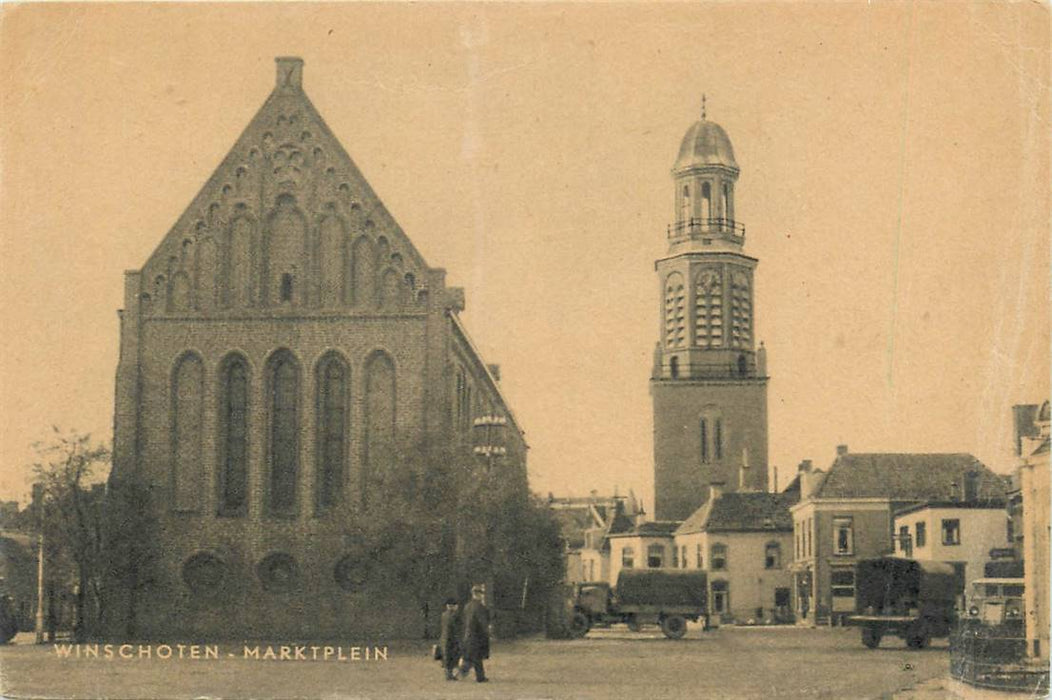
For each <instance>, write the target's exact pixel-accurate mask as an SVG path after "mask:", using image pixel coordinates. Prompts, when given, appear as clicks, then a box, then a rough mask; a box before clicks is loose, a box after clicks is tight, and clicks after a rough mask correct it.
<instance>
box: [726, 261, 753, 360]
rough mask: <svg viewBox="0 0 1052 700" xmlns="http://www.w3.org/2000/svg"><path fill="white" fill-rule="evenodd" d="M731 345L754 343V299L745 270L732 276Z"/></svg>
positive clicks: (742, 345)
mask: <svg viewBox="0 0 1052 700" xmlns="http://www.w3.org/2000/svg"><path fill="white" fill-rule="evenodd" d="M731 345H733V346H734V347H750V346H751V345H752V299H751V295H750V292H749V277H748V275H746V274H745V273H744V272H735V273H734V275H733V276H732V277H731Z"/></svg>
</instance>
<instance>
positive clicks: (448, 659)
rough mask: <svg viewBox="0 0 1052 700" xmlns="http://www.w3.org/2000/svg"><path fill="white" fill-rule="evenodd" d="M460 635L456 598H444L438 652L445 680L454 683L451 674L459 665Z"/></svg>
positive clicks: (454, 677)
mask: <svg viewBox="0 0 1052 700" xmlns="http://www.w3.org/2000/svg"><path fill="white" fill-rule="evenodd" d="M461 634H462V629H461V619H460V611H459V610H458V609H457V600H456V598H446V609H445V610H444V611H443V612H442V627H441V634H440V635H439V637H438V651H439V654H441V658H442V667H443V668H444V669H446V680H447V681H455V680H456V679H457V677H456V676H455V675H454V674H453V672H454V671H455V670H456V669H457V664H459V663H460V636H461Z"/></svg>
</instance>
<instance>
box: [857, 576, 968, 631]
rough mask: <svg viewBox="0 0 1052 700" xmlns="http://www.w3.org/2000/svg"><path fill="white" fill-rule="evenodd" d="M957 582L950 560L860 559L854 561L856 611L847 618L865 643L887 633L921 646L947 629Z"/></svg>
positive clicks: (953, 616) (953, 610)
mask: <svg viewBox="0 0 1052 700" xmlns="http://www.w3.org/2000/svg"><path fill="white" fill-rule="evenodd" d="M957 586H958V584H957V577H956V576H955V574H954V570H953V567H952V566H950V565H949V564H944V563H942V562H930V561H914V560H912V559H901V558H897V557H880V558H879V559H863V560H862V561H860V562H858V563H857V564H856V566H855V614H854V615H852V616H850V617H848V618H847V624H849V625H856V626H858V627H861V628H862V643H863V644H864V645H865V646H866V647H868V648H870V649H875V648H877V647H878V646H879V645H880V640H881V639H882V638H883V637H884V636H885V635H889V634H894V635H897V636H899V637H901V638H902V639H904V640H905V641H906V646H908V647H909V648H910V649H923V648H924V647H926V646H927V645H928V642H929V641H930V640H931V638H932V637H948V636H949V635H950V629H951V627H952V626H953V624H954V622H955V620H956V618H957V609H956V601H957Z"/></svg>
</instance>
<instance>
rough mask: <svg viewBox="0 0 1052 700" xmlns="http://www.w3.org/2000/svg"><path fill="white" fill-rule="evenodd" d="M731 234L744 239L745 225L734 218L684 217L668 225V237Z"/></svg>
mask: <svg viewBox="0 0 1052 700" xmlns="http://www.w3.org/2000/svg"><path fill="white" fill-rule="evenodd" d="M714 234H715V235H723V236H733V237H734V238H737V239H742V240H744V239H745V225H744V224H742V223H739V222H737V221H735V220H734V219H724V218H722V217H721V218H716V219H695V218H691V219H686V220H684V221H677V222H675V223H672V224H669V225H668V237H669V238H694V237H697V236H703V235H714Z"/></svg>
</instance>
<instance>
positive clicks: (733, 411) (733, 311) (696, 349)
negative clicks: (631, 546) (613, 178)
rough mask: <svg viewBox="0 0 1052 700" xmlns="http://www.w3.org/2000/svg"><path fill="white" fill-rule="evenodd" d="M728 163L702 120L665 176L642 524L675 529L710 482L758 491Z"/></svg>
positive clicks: (750, 266)
mask: <svg viewBox="0 0 1052 700" xmlns="http://www.w3.org/2000/svg"><path fill="white" fill-rule="evenodd" d="M739 172H740V171H739V169H738V163H737V161H736V160H735V158H734V149H733V147H732V146H731V141H730V138H728V136H727V132H726V131H724V130H723V128H722V127H721V126H720V125H719V124H716V123H715V122H712V121H709V120H708V119H707V118H706V115H705V107H704V97H703V98H702V112H701V119H700V120H699V121H697V122H695V123H694V124H692V125H691V127H690V128H689V129H688V130H687V133H686V135H685V136H684V137H683V141H682V143H681V144H680V148H679V154H678V155H677V157H676V161H675V164H674V165H673V167H672V181H673V187H674V194H675V214H674V219H673V223H672V224H670V225H669V227H668V252H667V254H666V255H665V256H664V257H662V258H660V259H659V260H657V262H656V263H655V268H656V270H657V273H658V283H659V285H660V287H659V295H660V296H659V299H660V304H661V316H660V317H661V328H660V331H659V333H660V340H659V342H658V344H657V348H656V350H655V353H654V366H653V371H652V374H651V380H650V395H651V397H652V398H653V402H654V517H655V518H656V519H658V520H670V521H673V520H680V521H681V520H685V519H686V518H687V517H688V516H690V514H691V513H693V512H694V511H695V510H696V509H697V508H698V507H699V506H701V505H702V504H703V503H705V502H706V500H707V499H708V494H709V492H710V485H711V484H712V483H713V482H715V483H717V484H718V485H722V487H723V489H724V490H726V491H736V490H742V491H766V490H767V379H768V377H767V358H766V350H765V349H764V347H763V343H760V346H759V348H757V347H756V345H755V343H756V337H755V336H756V316H755V307H754V305H753V290H754V286H753V284H754V280H753V273H754V271H755V270H756V265H757V260H756V258H753V257H750V256H748V255H746V254H745V252H744V247H745V226H744V225H743V224H742V223H741V222H740V221H739V220H738V219H737V217H736V215H735V207H734V188H735V186H736V184H737V182H738V174H739Z"/></svg>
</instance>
